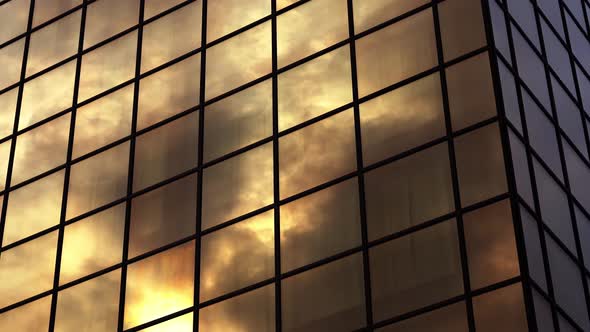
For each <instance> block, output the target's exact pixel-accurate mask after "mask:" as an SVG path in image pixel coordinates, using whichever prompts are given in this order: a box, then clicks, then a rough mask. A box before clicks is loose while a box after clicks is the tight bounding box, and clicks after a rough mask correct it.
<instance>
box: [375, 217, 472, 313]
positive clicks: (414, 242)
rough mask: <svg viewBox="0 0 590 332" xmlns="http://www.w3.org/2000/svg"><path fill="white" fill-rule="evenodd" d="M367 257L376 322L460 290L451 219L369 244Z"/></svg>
mask: <svg viewBox="0 0 590 332" xmlns="http://www.w3.org/2000/svg"><path fill="white" fill-rule="evenodd" d="M369 257H370V262H371V264H370V266H371V290H372V292H373V315H374V318H375V320H377V321H380V320H383V319H386V318H389V317H393V316H397V315H400V314H403V313H405V312H408V311H411V310H415V309H418V308H421V307H425V306H427V305H430V304H434V303H437V302H440V301H443V300H446V299H448V298H451V297H453V296H456V295H460V294H462V293H463V276H462V272H461V257H460V255H459V243H458V239H457V225H456V223H455V221H454V220H451V221H445V222H443V223H440V224H437V225H435V226H431V227H428V228H425V229H423V230H420V231H417V232H415V233H412V234H410V235H406V236H404V237H402V238H399V239H395V240H393V241H391V242H387V243H385V244H382V245H379V246H376V247H373V248H372V249H371V250H370V251H369Z"/></svg>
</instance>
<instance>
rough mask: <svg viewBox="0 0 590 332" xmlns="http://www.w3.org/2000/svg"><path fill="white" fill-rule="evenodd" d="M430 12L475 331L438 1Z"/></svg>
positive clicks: (471, 327)
mask: <svg viewBox="0 0 590 332" xmlns="http://www.w3.org/2000/svg"><path fill="white" fill-rule="evenodd" d="M432 14H433V18H434V22H433V24H434V31H435V35H436V48H437V54H438V66H439V68H440V72H439V75H440V83H441V92H442V99H443V109H444V113H445V114H444V115H445V126H446V136H447V143H448V151H449V154H448V157H449V161H450V168H451V178H452V182H453V198H454V201H455V211H456V222H457V235H458V238H459V250H460V253H461V268H462V272H463V288H464V291H465V303H466V307H467V322H468V325H469V330H470V331H475V318H474V315H473V298H472V294H471V282H470V278H469V266H468V261H467V246H466V244H465V231H464V227H463V213H462V211H461V195H460V192H459V176H458V171H457V160H456V156H455V144H454V140H453V126H452V123H451V112H450V106H449V96H448V88H447V80H446V72H445V66H444V52H443V44H442V34H441V29H440V18H439V13H438V1H437V0H432Z"/></svg>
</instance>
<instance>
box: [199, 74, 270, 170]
mask: <svg viewBox="0 0 590 332" xmlns="http://www.w3.org/2000/svg"><path fill="white" fill-rule="evenodd" d="M205 123H206V125H205V138H204V140H205V142H204V144H205V147H204V149H205V150H204V152H203V153H204V158H205V161H210V160H212V159H215V158H217V157H221V156H222V155H224V154H227V153H229V152H232V151H235V150H237V149H239V148H242V147H245V146H247V145H248V144H252V143H255V142H257V141H259V140H261V139H263V138H266V137H269V136H270V135H272V85H271V81H270V80H267V81H264V82H263V83H260V84H257V85H255V86H253V87H251V88H249V89H246V90H244V91H241V92H238V93H237V94H235V95H232V96H230V97H227V98H225V99H222V100H221V101H218V102H216V103H214V104H211V105H208V106H207V107H206V108H205Z"/></svg>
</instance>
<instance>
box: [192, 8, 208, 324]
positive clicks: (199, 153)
mask: <svg viewBox="0 0 590 332" xmlns="http://www.w3.org/2000/svg"><path fill="white" fill-rule="evenodd" d="M202 1H203V2H202V13H201V72H200V73H199V75H200V76H199V110H198V112H199V124H198V126H199V129H198V130H199V133H198V137H199V138H198V140H199V142H198V151H197V156H198V158H197V213H196V216H197V219H196V226H195V232H197V237H196V239H195V272H194V276H193V278H194V285H193V287H194V291H193V296H194V298H193V305H194V308H195V309H194V311H193V331H195V332H198V331H199V306H198V304H199V301H200V291H201V287H200V286H201V237H202V234H201V225H202V224H203V221H202V217H203V212H202V211H203V147H204V144H205V143H204V137H205V82H206V81H205V78H206V76H205V75H206V70H205V69H206V66H207V59H206V53H207V48H206V46H207V0H202Z"/></svg>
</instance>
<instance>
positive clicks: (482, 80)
mask: <svg viewBox="0 0 590 332" xmlns="http://www.w3.org/2000/svg"><path fill="white" fill-rule="evenodd" d="M447 88H448V91H449V108H450V110H451V121H452V124H453V130H459V129H463V128H465V127H467V126H470V125H472V124H476V123H478V122H481V121H483V120H487V119H489V118H491V117H493V116H495V115H496V97H495V96H494V84H493V82H492V76H491V72H490V61H489V55H488V53H482V54H480V55H477V56H475V57H473V58H469V59H467V60H465V61H462V62H460V63H458V64H456V65H453V66H451V67H449V68H448V69H447Z"/></svg>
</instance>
